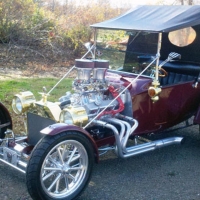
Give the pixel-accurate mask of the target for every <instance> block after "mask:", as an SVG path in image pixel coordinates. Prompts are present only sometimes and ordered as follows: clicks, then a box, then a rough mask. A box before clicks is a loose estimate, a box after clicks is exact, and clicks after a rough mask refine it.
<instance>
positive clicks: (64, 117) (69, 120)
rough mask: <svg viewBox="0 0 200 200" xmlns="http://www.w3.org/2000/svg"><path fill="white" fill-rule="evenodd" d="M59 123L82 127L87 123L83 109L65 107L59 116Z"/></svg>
mask: <svg viewBox="0 0 200 200" xmlns="http://www.w3.org/2000/svg"><path fill="white" fill-rule="evenodd" d="M60 122H61V123H66V124H74V125H77V126H83V125H85V124H86V123H87V122H88V116H87V113H86V110H85V108H84V107H67V108H65V109H63V110H62V112H61V114H60Z"/></svg>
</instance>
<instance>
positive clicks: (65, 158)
mask: <svg viewBox="0 0 200 200" xmlns="http://www.w3.org/2000/svg"><path fill="white" fill-rule="evenodd" d="M93 163H94V154H93V149H92V145H91V143H90V141H89V140H88V139H87V138H86V136H84V135H83V134H81V133H78V132H63V133H60V134H58V135H55V136H49V135H47V136H45V137H44V138H43V139H41V140H40V141H39V142H38V144H37V145H36V147H35V148H34V150H33V152H32V154H31V157H30V160H29V163H28V165H27V173H26V184H27V188H28V192H29V194H30V196H31V197H32V198H33V199H35V200H40V199H41V200H57V199H59V200H71V199H75V198H77V197H78V196H79V195H80V194H81V192H82V191H83V190H84V188H85V187H86V186H87V184H88V182H89V180H90V176H91V172H92V167H93Z"/></svg>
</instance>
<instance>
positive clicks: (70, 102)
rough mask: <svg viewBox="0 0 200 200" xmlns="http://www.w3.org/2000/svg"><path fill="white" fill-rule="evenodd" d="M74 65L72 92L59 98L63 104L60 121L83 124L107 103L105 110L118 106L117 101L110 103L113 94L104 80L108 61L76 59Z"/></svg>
mask: <svg viewBox="0 0 200 200" xmlns="http://www.w3.org/2000/svg"><path fill="white" fill-rule="evenodd" d="M75 67H76V70H77V78H76V79H75V80H74V81H73V83H72V88H73V90H74V93H73V94H71V93H70V92H67V93H66V95H65V96H63V97H61V98H60V99H59V100H60V102H61V105H64V106H63V110H62V112H61V115H60V121H61V122H64V123H68V124H75V125H78V126H83V125H85V124H86V123H87V122H88V121H89V120H90V119H92V118H93V117H94V116H96V115H97V114H98V113H99V112H100V111H102V110H103V109H104V108H105V107H107V106H108V105H109V106H108V108H107V110H113V109H114V108H115V107H116V106H118V101H116V100H115V101H113V102H112V103H111V101H112V100H113V95H112V94H111V93H110V92H109V86H108V83H107V82H106V80H105V73H106V70H107V69H108V67H109V61H107V60H88V59H76V60H75ZM65 102H67V103H66V104H65Z"/></svg>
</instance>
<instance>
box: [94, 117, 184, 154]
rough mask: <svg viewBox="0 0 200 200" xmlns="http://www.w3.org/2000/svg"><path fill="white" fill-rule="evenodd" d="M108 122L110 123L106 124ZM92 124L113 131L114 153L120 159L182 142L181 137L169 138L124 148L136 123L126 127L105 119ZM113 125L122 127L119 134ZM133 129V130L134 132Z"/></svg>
mask: <svg viewBox="0 0 200 200" xmlns="http://www.w3.org/2000/svg"><path fill="white" fill-rule="evenodd" d="M108 122H110V123H108ZM93 123H94V124H97V125H100V126H102V127H106V128H109V129H111V130H112V131H113V133H114V136H115V141H116V149H115V150H116V153H117V155H118V156H119V157H121V158H128V157H131V156H135V155H138V154H142V153H145V152H148V151H153V150H155V149H158V148H161V147H165V146H169V145H173V144H180V143H181V142H182V140H183V137H170V138H166V139H162V140H155V141H150V142H147V143H143V144H137V145H134V146H130V147H126V145H127V142H128V138H129V136H130V135H131V134H132V133H133V127H134V128H135V129H136V128H137V125H138V124H137V123H136V124H135V125H133V127H132V128H131V126H127V122H125V121H123V120H119V119H115V118H106V119H105V121H101V120H94V121H93ZM111 123H113V124H118V125H120V127H123V128H122V130H121V131H120V132H119V131H118V130H117V128H116V127H115V126H114V125H112V124H111ZM123 124H124V126H125V127H126V131H125V132H124V133H123V131H124V126H123ZM135 129H134V130H135Z"/></svg>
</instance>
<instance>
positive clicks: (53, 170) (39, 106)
mask: <svg viewBox="0 0 200 200" xmlns="http://www.w3.org/2000/svg"><path fill="white" fill-rule="evenodd" d="M199 16H200V6H136V7H134V8H133V9H131V10H129V11H128V12H126V13H125V14H123V15H121V16H119V17H116V18H114V19H110V20H108V21H104V22H101V23H97V24H94V25H92V26H91V27H92V28H93V29H94V41H93V42H92V43H87V45H86V46H87V48H88V51H87V53H86V54H85V55H84V56H83V57H82V58H81V59H76V60H75V65H74V66H73V67H72V68H71V69H70V70H69V71H68V72H67V73H66V74H65V75H64V76H63V78H62V79H61V80H60V81H59V82H58V83H56V84H55V86H54V87H53V88H52V89H51V90H50V91H49V92H46V91H45V90H44V92H43V93H42V98H41V100H39V101H37V100H36V99H35V97H34V95H33V93H32V92H30V91H26V92H20V93H19V94H16V95H15V96H14V98H13V102H12V108H13V111H14V112H15V113H16V114H25V116H26V130H27V135H26V136H16V134H15V133H14V132H13V129H12V126H13V125H12V119H11V117H10V114H9V112H8V110H7V109H6V108H5V106H3V104H2V103H1V104H0V161H2V162H3V163H5V164H7V165H9V166H11V167H13V168H15V169H17V170H19V171H20V172H22V173H25V174H26V185H27V189H28V192H29V194H30V196H31V197H32V198H33V199H37V200H39V199H49V200H53V199H54V200H55V199H63V200H64V199H65V200H66V199H75V198H77V197H78V196H80V194H81V192H82V191H83V190H84V188H85V187H86V186H87V184H88V182H89V180H90V176H91V172H92V168H93V163H94V162H97V163H98V162H99V156H100V155H102V154H103V153H106V152H107V151H109V150H112V151H114V152H115V153H116V155H117V156H118V157H120V158H128V157H131V156H134V155H138V154H141V153H144V152H148V151H152V150H154V149H157V148H160V147H164V146H167V145H171V144H180V143H181V141H182V139H183V138H182V137H167V138H163V139H156V140H155V139H152V138H151V135H152V134H158V133H160V132H161V131H163V130H166V129H168V128H170V127H172V126H174V125H177V124H179V123H181V122H184V121H186V122H187V120H188V119H191V118H192V119H193V121H192V125H195V124H196V125H198V124H200V104H199V103H200V84H199V82H200V45H199V44H200V18H199ZM109 30H110V31H111V35H113V37H111V38H112V40H110V39H109V40H104V39H103V38H104V37H103V36H105V35H106V34H108V31H109ZM101 31H103V32H101ZM114 31H119V32H120V34H119V35H122V34H121V33H122V32H121V31H123V33H124V35H123V36H124V37H126V40H125V41H122V40H118V39H116V38H118V36H116V38H114V34H113V32H114ZM119 32H118V33H119ZM106 38H108V37H106ZM109 57H110V59H109ZM116 60H117V61H116ZM72 70H76V72H77V77H76V78H75V79H74V80H73V82H72V91H66V94H62V95H61V97H60V98H59V100H58V102H50V101H48V96H49V95H50V93H51V92H52V91H53V90H54V89H55V88H56V87H57V85H58V84H59V83H60V82H61V81H64V79H65V78H66V77H67V76H68V75H69V73H70V72H71V71H72ZM186 125H191V124H188V123H186ZM129 141H132V142H131V145H127V144H128V143H129Z"/></svg>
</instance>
